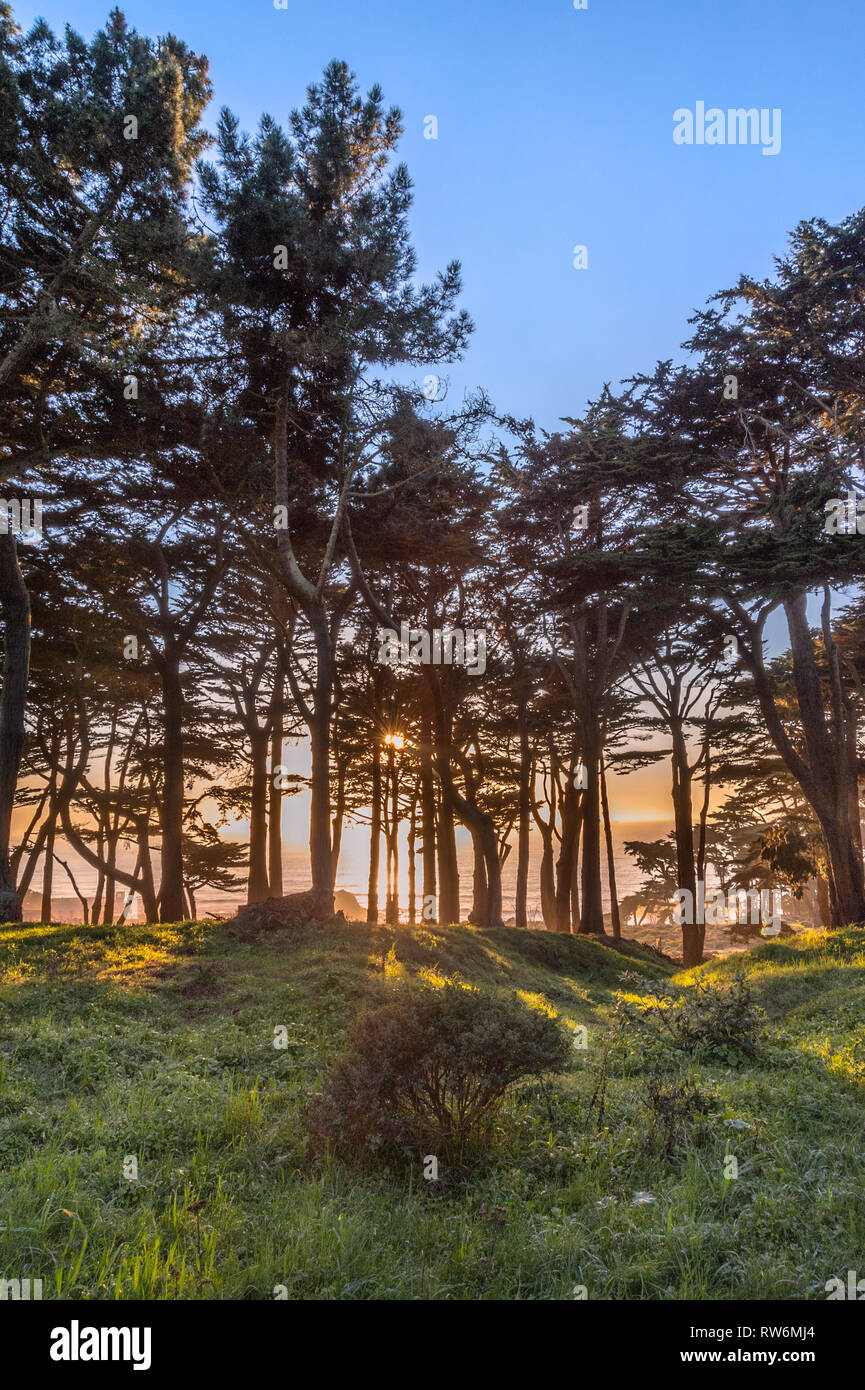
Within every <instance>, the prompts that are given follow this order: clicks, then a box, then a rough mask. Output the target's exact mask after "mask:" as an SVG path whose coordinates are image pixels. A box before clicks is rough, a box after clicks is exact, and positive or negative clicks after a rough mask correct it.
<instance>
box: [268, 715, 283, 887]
mask: <svg viewBox="0 0 865 1390" xmlns="http://www.w3.org/2000/svg"><path fill="white" fill-rule="evenodd" d="M282 740H283V728H282V717H281V716H280V715H278V716H277V722H276V724H275V725H274V729H273V736H272V740H271V751H270V789H269V793H268V797H269V806H268V818H267V819H268V827H267V828H268V841H267V888H268V893H269V895H270V897H271V898H281V897H282V790H281V788H280V786H279V774H278V773H277V771H276V769H277V768H278V767H282Z"/></svg>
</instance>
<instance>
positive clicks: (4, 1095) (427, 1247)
mask: <svg viewBox="0 0 865 1390" xmlns="http://www.w3.org/2000/svg"><path fill="white" fill-rule="evenodd" d="M625 950H626V953H624V954H623V953H619V952H616V951H613V950H612V949H610V948H609V947H607V946H604V945H601V944H598V943H597V942H594V941H587V940H584V939H581V938H571V937H558V936H550V935H548V934H546V933H542V932H517V931H514V930H507V929H505V930H500V931H485V930H478V929H474V928H469V927H458V928H448V929H445V928H438V927H432V928H430V929H428V930H419V929H409V928H400V929H398V930H397V931H396V932H394V931H392V930H390V929H387V928H384V927H368V926H365V925H357V924H350V925H349V926H347V927H333V928H326V929H324V930H322V931H318V932H316V931H312V930H310V931H309V932H308V933H307V934H306V935H305V936H303V937H302V938H301V939H295V938H290V937H288V936H287V935H285V934H280V935H275V936H274V937H272V938H270V939H268V940H267V941H266V943H265V944H263V945H254V946H253V945H246V944H241V943H238V942H236V941H234V940H231V939H230V938H228V937H227V936H226V934H225V932H224V930H223V929H222V928H221V927H220V926H218V925H215V924H211V923H204V924H201V923H182V924H179V925H177V926H170V927H132V928H129V927H125V928H113V927H91V928H82V927H56V926H35V927H32V928H28V929H26V930H24V931H22V930H21V929H20V928H14V929H13V928H4V929H2V930H0V1276H2V1277H5V1278H13V1277H18V1278H26V1277H28V1276H29V1277H30V1278H42V1279H43V1283H44V1295H43V1296H44V1297H57V1296H59V1297H62V1298H72V1297H77V1298H82V1297H83V1298H89V1299H112V1298H183V1299H190V1298H193V1299H219V1298H230V1299H238V1298H241V1299H242V1298H271V1297H273V1290H274V1288H275V1286H278V1285H281V1286H284V1288H285V1290H286V1291H287V1294H288V1297H290V1298H293V1299H307V1298H326V1299H339V1298H342V1299H398V1298H399V1299H405V1298H408V1299H479V1298H480V1299H486V1298H490V1299H492V1298H507V1299H570V1298H573V1297H574V1296H575V1294H574V1290H575V1288H577V1287H579V1286H583V1287H584V1288H585V1289H586V1290H587V1295H588V1297H589V1298H590V1299H714V1298H721V1299H735V1298H760V1299H807V1298H820V1299H822V1298H825V1297H826V1294H825V1291H824V1288H825V1283H826V1280H827V1279H829V1278H831V1277H834V1276H841V1277H846V1272H847V1270H848V1269H857V1268H859V1269H860V1270H861V1272H862V1273H865V1239H863V1237H865V1143H863V1140H865V1113H863V1097H865V1012H863V1005H862V1001H863V983H865V931H863V930H853V929H850V930H848V931H845V932H841V933H833V934H822V933H811V934H809V935H807V936H803V937H800V938H797V939H796V941H795V942H794V943H792V944H786V943H784V944H782V943H777V942H775V943H771V944H765V945H760V946H758V947H756V948H755V949H753V950H752V951H750V952H748V953H747V954H745V955H744V956H741V955H740V956H736V957H735V958H725V959H719V960H717V961H713V962H711V963H710V964H709V965H707V966H704V967H702V968H701V970H700V971H697V972H691V973H690V974H684V973H679V974H674V973H673V972H674V967H673V966H671V965H669V964H667V963H665V962H664V961H663V960H662V959H660V958H659V957H657V956H655V955H653V953H651V952H650V951H648V950H647V949H645V948H643V947H639V946H636V945H630V946H628V947H626V948H625ZM624 970H636V971H638V972H639V973H640V974H641V975H642V976H644V977H645V978H646V979H647V980H653V981H660V980H665V979H671V980H672V981H673V983H674V984H675V985H676V986H677V987H679V986H681V987H682V988H687V987H689V986H690V985H691V984H693V981H694V979H695V977H697V976H699V977H700V978H702V979H707V980H709V981H713V982H715V983H721V984H723V983H724V982H725V981H729V980H730V979H732V977H733V974H734V972H735V971H736V970H744V971H745V972H746V974H747V978H748V981H749V984H750V987H751V990H752V993H753V996H754V998H755V1000H756V1001H757V1003H758V1004H759V1005H760V1006H761V1008H762V1009H763V1010H764V1011H765V1040H764V1043H763V1046H762V1048H761V1051H760V1053H759V1054H758V1056H757V1057H756V1058H755V1059H753V1060H745V1061H743V1062H742V1064H740V1065H731V1064H730V1061H729V1060H726V1059H723V1060H720V1061H719V1060H717V1059H715V1060H713V1059H711V1058H709V1059H707V1060H704V1061H701V1062H699V1063H698V1062H696V1061H695V1060H694V1058H693V1056H689V1055H688V1054H686V1053H680V1054H676V1053H675V1051H672V1052H671V1051H670V1050H669V1049H668V1050H667V1051H666V1052H659V1051H658V1049H657V1048H654V1047H653V1046H652V1045H651V1043H650V1041H649V1037H648V1033H646V1034H645V1035H644V1033H643V1031H642V1030H641V1029H639V1028H630V1029H627V1030H624V1031H623V1030H621V1029H620V1028H619V1027H617V1025H616V1021H615V995H616V992H617V991H618V990H622V989H624V990H625V992H626V993H627V994H629V995H630V996H631V997H632V998H633V997H635V996H638V995H639V994H640V987H637V986H635V985H634V984H630V985H623V984H622V982H621V974H622V972H623V971H624ZM454 976H458V977H459V978H460V979H461V980H463V981H464V982H465V983H467V984H470V985H472V986H474V987H476V988H478V989H480V990H485V991H507V992H512V991H518V992H519V994H520V996H521V997H522V999H523V1000H524V1002H525V1003H526V1004H528V1005H529V1006H530V1007H533V1008H540V1009H544V1010H547V1011H551V1012H552V1013H554V1014H555V1015H556V1016H558V1017H559V1018H560V1019H561V1020H562V1022H563V1023H564V1024H565V1025H568V1026H575V1025H579V1024H582V1025H585V1027H586V1028H587V1030H588V1047H587V1048H586V1049H585V1050H579V1049H575V1050H574V1053H573V1064H572V1066H571V1068H570V1070H569V1071H567V1072H566V1073H565V1074H563V1075H562V1076H559V1077H554V1078H550V1079H549V1081H545V1082H540V1083H539V1082H536V1081H534V1082H531V1083H526V1084H524V1085H523V1086H521V1087H517V1088H516V1089H515V1091H514V1092H513V1093H512V1095H511V1097H510V1098H509V1100H508V1101H507V1103H506V1105H505V1108H504V1109H503V1111H502V1112H501V1114H500V1116H499V1118H498V1121H497V1125H496V1131H495V1135H494V1141H493V1143H492V1145H491V1146H490V1147H489V1148H488V1149H487V1150H486V1151H485V1152H484V1153H482V1154H477V1155H474V1156H473V1158H472V1160H471V1161H470V1162H468V1161H467V1162H466V1163H465V1164H464V1165H463V1166H462V1167H461V1168H456V1167H455V1168H453V1169H452V1170H450V1171H449V1170H448V1167H447V1165H444V1166H443V1168H442V1170H441V1172H440V1180H439V1181H438V1182H437V1183H429V1182H426V1181H425V1180H424V1178H423V1174H422V1170H421V1164H420V1162H419V1160H414V1161H411V1162H409V1161H408V1160H407V1161H406V1163H405V1166H403V1167H400V1165H399V1164H397V1165H396V1166H395V1167H394V1166H392V1167H390V1168H387V1167H384V1166H383V1165H381V1164H378V1165H372V1164H367V1165H365V1166H360V1167H357V1166H355V1167H351V1166H345V1165H343V1164H342V1163H340V1162H339V1161H337V1160H336V1159H335V1158H333V1157H330V1156H326V1157H324V1158H321V1157H317V1156H316V1155H315V1154H314V1153H313V1152H312V1151H311V1149H310V1145H309V1140H308V1135H307V1131H306V1127H305V1125H304V1122H303V1111H304V1108H305V1107H306V1105H307V1104H308V1102H309V1101H310V1099H311V1098H312V1097H313V1096H314V1095H315V1094H316V1092H317V1090H318V1088H319V1087H320V1084H321V1077H322V1074H323V1071H324V1069H325V1067H326V1065H327V1063H328V1060H329V1059H330V1058H331V1057H332V1056H333V1055H334V1054H335V1053H336V1052H337V1051H338V1050H339V1048H340V1046H341V1043H342V1040H343V1036H344V1030H345V1027H346V1025H347V1023H348V1022H349V1020H350V1019H351V1018H352V1017H353V1015H354V1014H355V1013H356V1011H357V1010H359V1009H361V1008H363V1007H364V1006H365V1005H367V1004H369V1005H372V1004H375V1003H377V1002H379V1001H381V1000H383V999H385V998H387V997H388V994H389V992H390V991H392V990H393V988H394V984H395V982H397V981H398V980H400V979H402V978H417V979H418V980H421V981H424V982H425V983H426V984H427V985H428V987H429V988H436V987H437V986H439V985H440V984H441V983H442V982H443V980H444V979H445V978H448V977H454ZM279 1028H284V1029H285V1030H286V1033H285V1035H284V1036H285V1039H286V1046H285V1047H283V1048H277V1047H275V1046H274V1038H275V1036H278V1035H277V1034H275V1030H277V1029H279ZM732 1060H735V1059H732ZM686 1076H689V1077H693V1078H695V1079H696V1082H697V1084H698V1086H699V1087H700V1089H701V1092H702V1094H703V1095H704V1097H705V1096H708V1097H710V1099H711V1105H709V1107H708V1109H707V1112H706V1113H704V1114H702V1115H697V1114H695V1115H694V1116H685V1117H684V1118H683V1119H682V1121H681V1124H679V1122H678V1120H676V1118H675V1117H674V1118H673V1120H671V1121H670V1122H669V1123H667V1121H666V1120H665V1119H664V1116H663V1115H662V1114H659V1113H658V1109H657V1107H658V1105H660V1106H661V1107H662V1108H663V1105H664V1100H663V1087H664V1086H667V1087H668V1088H669V1087H670V1086H674V1085H675V1084H678V1082H679V1081H680V1080H681V1078H684V1077H686ZM658 1085H660V1086H661V1088H662V1096H661V1100H660V1101H656V1109H655V1111H654V1112H653V1110H652V1108H651V1104H650V1092H651V1090H652V1087H653V1086H654V1087H655V1089H656V1090H657V1087H658ZM129 1156H134V1158H135V1159H136V1161H137V1165H138V1176H137V1179H133V1180H130V1178H129V1177H128V1176H126V1175H125V1172H124V1165H125V1167H126V1173H130V1172H133V1171H134V1169H133V1168H132V1166H131V1165H130V1163H129V1162H128V1159H129ZM731 1156H732V1157H735V1158H736V1160H737V1163H738V1177H736V1178H730V1177H725V1164H726V1169H727V1170H729V1168H730V1165H729V1162H727V1160H728V1159H729V1158H730V1157H731Z"/></svg>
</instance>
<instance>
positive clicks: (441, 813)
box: [436, 758, 460, 925]
mask: <svg viewBox="0 0 865 1390" xmlns="http://www.w3.org/2000/svg"><path fill="white" fill-rule="evenodd" d="M437 760H438V758H437ZM436 849H437V852H438V881H439V904H438V920H439V921H440V922H441V923H442V924H443V925H450V924H452V923H454V922H459V920H460V875H459V868H458V865H457V842H456V832H455V828H454V813H453V807H452V806H451V804H450V802H449V800H448V798H447V796H446V794H445V791H444V788H442V789H441V793H440V796H439V802H438V820H437V827H436Z"/></svg>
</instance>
